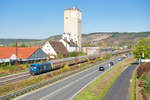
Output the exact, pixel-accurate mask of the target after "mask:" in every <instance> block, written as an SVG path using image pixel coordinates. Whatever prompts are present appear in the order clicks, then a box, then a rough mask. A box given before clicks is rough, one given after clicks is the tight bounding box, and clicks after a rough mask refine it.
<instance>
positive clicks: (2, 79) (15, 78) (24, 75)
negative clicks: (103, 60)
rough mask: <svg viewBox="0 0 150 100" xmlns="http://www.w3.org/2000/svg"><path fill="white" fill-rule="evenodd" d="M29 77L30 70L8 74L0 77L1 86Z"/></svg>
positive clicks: (57, 61)
mask: <svg viewBox="0 0 150 100" xmlns="http://www.w3.org/2000/svg"><path fill="white" fill-rule="evenodd" d="M127 52H128V51H127ZM121 53H122V52H120V53H119V54H121ZM123 53H124V52H123ZM113 55H114V54H113ZM103 56H104V55H103V54H101V57H103ZM82 57H84V56H82ZM85 57H86V56H85ZM79 58H81V57H79ZM72 59H74V57H71V58H65V59H59V60H53V61H52V62H53V63H61V62H66V61H70V60H72ZM45 74H46V73H45ZM29 77H31V74H30V73H29V72H22V73H18V74H14V75H8V76H5V77H0V86H2V85H4V84H6V83H10V82H15V81H19V80H23V79H27V78H29Z"/></svg>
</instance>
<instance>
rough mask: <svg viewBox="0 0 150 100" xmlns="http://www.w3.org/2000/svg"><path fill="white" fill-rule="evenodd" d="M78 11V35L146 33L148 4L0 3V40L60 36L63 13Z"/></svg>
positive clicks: (104, 0) (134, 0)
mask: <svg viewBox="0 0 150 100" xmlns="http://www.w3.org/2000/svg"><path fill="white" fill-rule="evenodd" d="M74 6H76V7H78V8H79V9H80V10H81V11H82V33H85V34H86V33H91V32H142V31H150V0H0V38H20V39H24V38H25V39H44V38H48V37H50V36H53V35H57V34H62V33H63V32H64V9H66V8H72V7H74Z"/></svg>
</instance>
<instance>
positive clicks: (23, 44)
mask: <svg viewBox="0 0 150 100" xmlns="http://www.w3.org/2000/svg"><path fill="white" fill-rule="evenodd" d="M20 47H28V46H27V45H26V44H25V43H22V44H21V45H20Z"/></svg>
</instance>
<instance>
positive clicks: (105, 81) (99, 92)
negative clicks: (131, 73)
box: [73, 57, 134, 100]
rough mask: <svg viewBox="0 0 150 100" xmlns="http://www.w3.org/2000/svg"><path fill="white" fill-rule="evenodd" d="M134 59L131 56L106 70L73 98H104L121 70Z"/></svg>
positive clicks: (86, 99) (78, 99)
mask: <svg viewBox="0 0 150 100" xmlns="http://www.w3.org/2000/svg"><path fill="white" fill-rule="evenodd" d="M133 61H134V58H133V57H130V58H128V59H126V60H124V61H123V62H121V63H119V64H117V65H115V66H114V67H113V68H112V69H111V70H109V71H108V72H105V73H104V74H103V75H102V76H100V77H99V78H98V79H97V80H96V81H94V82H93V83H91V84H90V85H88V86H87V87H86V88H85V89H83V90H82V91H81V92H80V93H79V94H78V95H77V96H75V97H74V98H73V100H102V98H103V97H104V96H105V94H106V93H107V91H108V90H109V88H110V87H111V86H112V84H113V83H114V82H115V80H116V79H117V78H118V77H119V76H120V74H121V72H122V71H123V69H124V68H125V67H126V66H129V65H130V63H132V62H133Z"/></svg>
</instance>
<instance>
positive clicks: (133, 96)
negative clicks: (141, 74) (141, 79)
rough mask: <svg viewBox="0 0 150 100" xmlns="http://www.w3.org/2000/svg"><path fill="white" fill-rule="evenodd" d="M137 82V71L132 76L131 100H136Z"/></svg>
mask: <svg viewBox="0 0 150 100" xmlns="http://www.w3.org/2000/svg"><path fill="white" fill-rule="evenodd" d="M135 81H136V69H135V70H134V71H133V74H132V83H131V86H130V96H129V100H135V85H136V84H135Z"/></svg>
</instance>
